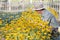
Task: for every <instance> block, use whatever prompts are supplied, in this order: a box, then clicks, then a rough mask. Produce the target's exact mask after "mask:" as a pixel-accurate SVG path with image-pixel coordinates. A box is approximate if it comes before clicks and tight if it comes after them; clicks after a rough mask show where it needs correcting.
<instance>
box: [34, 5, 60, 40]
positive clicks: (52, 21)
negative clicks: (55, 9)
mask: <svg viewBox="0 0 60 40" xmlns="http://www.w3.org/2000/svg"><path fill="white" fill-rule="evenodd" d="M35 10H36V11H37V12H38V13H39V14H41V15H42V20H43V21H48V22H49V24H48V25H50V26H52V27H53V31H52V35H53V36H54V34H56V35H57V34H59V33H60V26H59V23H58V22H57V20H56V18H55V16H54V15H53V14H52V13H51V12H49V11H48V10H46V9H45V8H44V7H43V4H41V8H40V9H39V8H38V9H35ZM59 37H60V36H59ZM59 37H57V38H54V37H53V39H54V40H60V38H59Z"/></svg>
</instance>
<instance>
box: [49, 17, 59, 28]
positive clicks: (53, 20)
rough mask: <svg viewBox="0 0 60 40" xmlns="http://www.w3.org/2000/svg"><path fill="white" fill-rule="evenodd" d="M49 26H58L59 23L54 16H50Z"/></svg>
mask: <svg viewBox="0 0 60 40" xmlns="http://www.w3.org/2000/svg"><path fill="white" fill-rule="evenodd" d="M50 26H52V27H54V28H58V27H59V23H58V22H57V20H56V18H55V17H54V16H51V18H50Z"/></svg>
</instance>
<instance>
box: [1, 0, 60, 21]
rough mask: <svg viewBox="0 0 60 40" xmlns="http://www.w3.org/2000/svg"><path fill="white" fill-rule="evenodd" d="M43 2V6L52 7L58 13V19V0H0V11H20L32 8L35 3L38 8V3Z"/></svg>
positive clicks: (59, 2) (59, 12)
mask: <svg viewBox="0 0 60 40" xmlns="http://www.w3.org/2000/svg"><path fill="white" fill-rule="evenodd" d="M41 3H43V5H44V7H45V8H47V7H52V8H53V9H54V10H56V11H57V13H58V14H59V18H58V19H57V20H58V21H60V0H0V11H3V12H20V11H24V10H26V9H27V8H32V7H34V5H37V4H38V5H37V7H38V9H39V4H41Z"/></svg>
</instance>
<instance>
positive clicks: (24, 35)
mask: <svg viewBox="0 0 60 40" xmlns="http://www.w3.org/2000/svg"><path fill="white" fill-rule="evenodd" d="M41 18H42V17H41V15H40V14H38V13H37V12H36V11H32V10H28V11H24V12H22V15H21V17H20V18H19V19H17V20H16V19H14V20H12V21H11V23H10V24H6V26H5V27H2V28H0V32H1V35H0V40H1V38H5V40H50V36H51V32H52V30H51V28H52V27H51V26H48V23H49V22H45V21H42V19H41Z"/></svg>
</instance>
